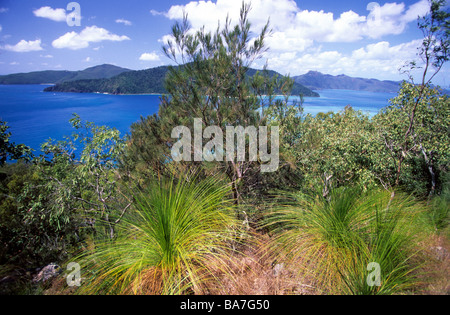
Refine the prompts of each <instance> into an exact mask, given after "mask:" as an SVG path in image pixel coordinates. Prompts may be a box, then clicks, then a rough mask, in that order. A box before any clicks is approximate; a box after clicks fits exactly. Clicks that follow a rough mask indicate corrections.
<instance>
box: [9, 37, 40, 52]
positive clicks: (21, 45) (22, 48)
mask: <svg viewBox="0 0 450 315" xmlns="http://www.w3.org/2000/svg"><path fill="white" fill-rule="evenodd" d="M2 49H4V50H9V51H14V52H30V51H39V50H43V48H42V47H41V40H40V39H36V40H33V41H31V40H30V41H26V40H24V39H22V40H21V41H20V42H18V43H17V44H16V45H5V46H3V47H2Z"/></svg>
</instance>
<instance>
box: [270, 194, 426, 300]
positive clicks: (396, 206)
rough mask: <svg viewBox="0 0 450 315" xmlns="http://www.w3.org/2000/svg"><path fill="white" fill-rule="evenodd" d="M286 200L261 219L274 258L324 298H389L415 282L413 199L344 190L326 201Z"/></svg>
mask: <svg viewBox="0 0 450 315" xmlns="http://www.w3.org/2000/svg"><path fill="white" fill-rule="evenodd" d="M284 198H286V197H284ZM287 198H290V199H291V200H292V201H291V202H290V203H289V204H286V206H278V207H275V208H274V209H273V212H272V213H270V214H269V215H268V216H267V226H268V227H273V232H274V233H275V238H274V243H273V245H272V246H273V247H272V250H273V252H274V255H275V256H274V259H278V260H280V259H283V261H286V262H288V263H289V264H290V265H293V266H295V267H296V268H297V270H298V271H299V272H300V273H304V275H306V276H309V277H312V278H313V279H315V280H316V281H317V283H318V284H319V285H320V288H321V289H322V290H324V291H323V292H324V293H338V294H344V293H349V294H395V293H400V292H403V291H404V290H405V289H408V288H410V287H411V286H412V285H413V284H414V283H416V282H417V280H416V279H414V274H413V271H414V270H415V269H416V268H417V263H413V258H415V257H417V250H416V249H415V248H414V244H415V242H417V240H418V235H419V234H418V233H417V231H418V230H419V228H420V225H419V224H418V223H415V222H418V221H417V220H416V219H415V217H417V216H418V215H419V213H420V212H421V211H423V210H422V208H421V206H420V204H417V202H416V201H415V200H414V199H412V198H409V197H406V196H400V195H397V196H396V197H395V198H394V199H392V198H391V194H390V193H389V192H387V191H376V190H374V191H371V192H369V193H361V192H360V191H358V190H356V189H345V188H341V189H337V190H333V192H332V193H331V194H330V196H329V199H324V198H323V197H322V196H320V194H313V195H304V194H301V193H298V194H294V195H288V196H287ZM371 262H375V263H378V264H379V266H380V268H381V284H380V286H370V285H369V284H368V282H367V281H366V280H367V278H368V276H369V272H368V271H367V266H368V265H369V264H370V263H371Z"/></svg>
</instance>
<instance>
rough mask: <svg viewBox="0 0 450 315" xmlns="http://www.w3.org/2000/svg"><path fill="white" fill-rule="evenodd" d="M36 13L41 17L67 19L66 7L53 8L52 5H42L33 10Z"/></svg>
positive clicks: (62, 20)
mask: <svg viewBox="0 0 450 315" xmlns="http://www.w3.org/2000/svg"><path fill="white" fill-rule="evenodd" d="M33 13H34V15H35V16H37V17H41V18H46V19H50V20H52V21H56V22H65V21H66V10H64V9H53V8H51V7H48V6H46V7H41V8H39V9H36V10H34V11H33Z"/></svg>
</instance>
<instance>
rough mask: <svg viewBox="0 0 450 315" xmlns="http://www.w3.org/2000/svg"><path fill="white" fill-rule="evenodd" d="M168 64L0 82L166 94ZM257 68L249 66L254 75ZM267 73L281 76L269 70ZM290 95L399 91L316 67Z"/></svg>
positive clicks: (56, 88)
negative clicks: (332, 90) (140, 68)
mask: <svg viewBox="0 0 450 315" xmlns="http://www.w3.org/2000/svg"><path fill="white" fill-rule="evenodd" d="M168 69H169V66H160V67H155V68H150V69H145V70H130V69H126V68H121V67H118V66H114V65H110V64H104V65H99V66H95V67H90V68H87V69H85V70H81V71H67V70H64V71H36V72H29V73H15V74H9V75H3V76H0V84H54V86H50V87H48V88H46V89H45V90H44V91H46V92H74V93H108V94H165V93H166V92H167V91H166V89H165V87H164V79H165V77H166V74H167V71H168ZM257 71H258V70H256V69H249V70H248V72H247V74H248V75H249V76H253V75H254V74H255V73H256V72H257ZM268 73H269V76H270V77H273V76H275V75H278V76H282V75H281V74H279V73H277V72H275V71H271V70H268ZM292 79H293V80H294V86H293V90H292V94H293V95H300V94H302V95H303V96H305V97H319V96H320V95H319V94H318V93H317V92H315V91H320V90H325V89H345V90H355V91H370V92H385V93H396V92H398V89H399V86H400V82H396V81H381V80H377V79H365V78H354V77H350V76H347V75H344V74H342V75H337V76H333V75H329V74H323V73H320V72H317V71H309V72H308V73H306V74H303V75H299V76H293V77H292Z"/></svg>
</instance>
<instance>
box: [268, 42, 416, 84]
mask: <svg viewBox="0 0 450 315" xmlns="http://www.w3.org/2000/svg"><path fill="white" fill-rule="evenodd" d="M420 45H421V40H413V41H410V42H407V43H402V44H399V45H394V46H391V44H390V43H389V42H386V41H381V42H377V43H374V44H369V45H366V46H364V47H361V48H359V49H355V50H353V51H352V52H351V53H348V54H345V53H342V52H338V51H335V50H331V51H322V50H321V49H317V50H316V51H312V52H308V53H304V54H300V53H295V55H293V53H284V54H277V53H273V52H269V53H268V63H269V65H270V67H271V68H276V69H283V70H286V71H285V72H283V71H282V70H279V71H281V72H283V73H284V74H286V73H290V74H291V75H299V74H303V73H306V72H308V71H310V70H314V71H320V72H322V73H328V74H332V75H339V74H347V75H350V76H363V77H374V78H378V79H395V80H397V79H398V77H399V68H400V67H402V66H404V65H405V62H406V61H411V60H414V59H415V57H416V53H417V48H418V47H419V46H420Z"/></svg>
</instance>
